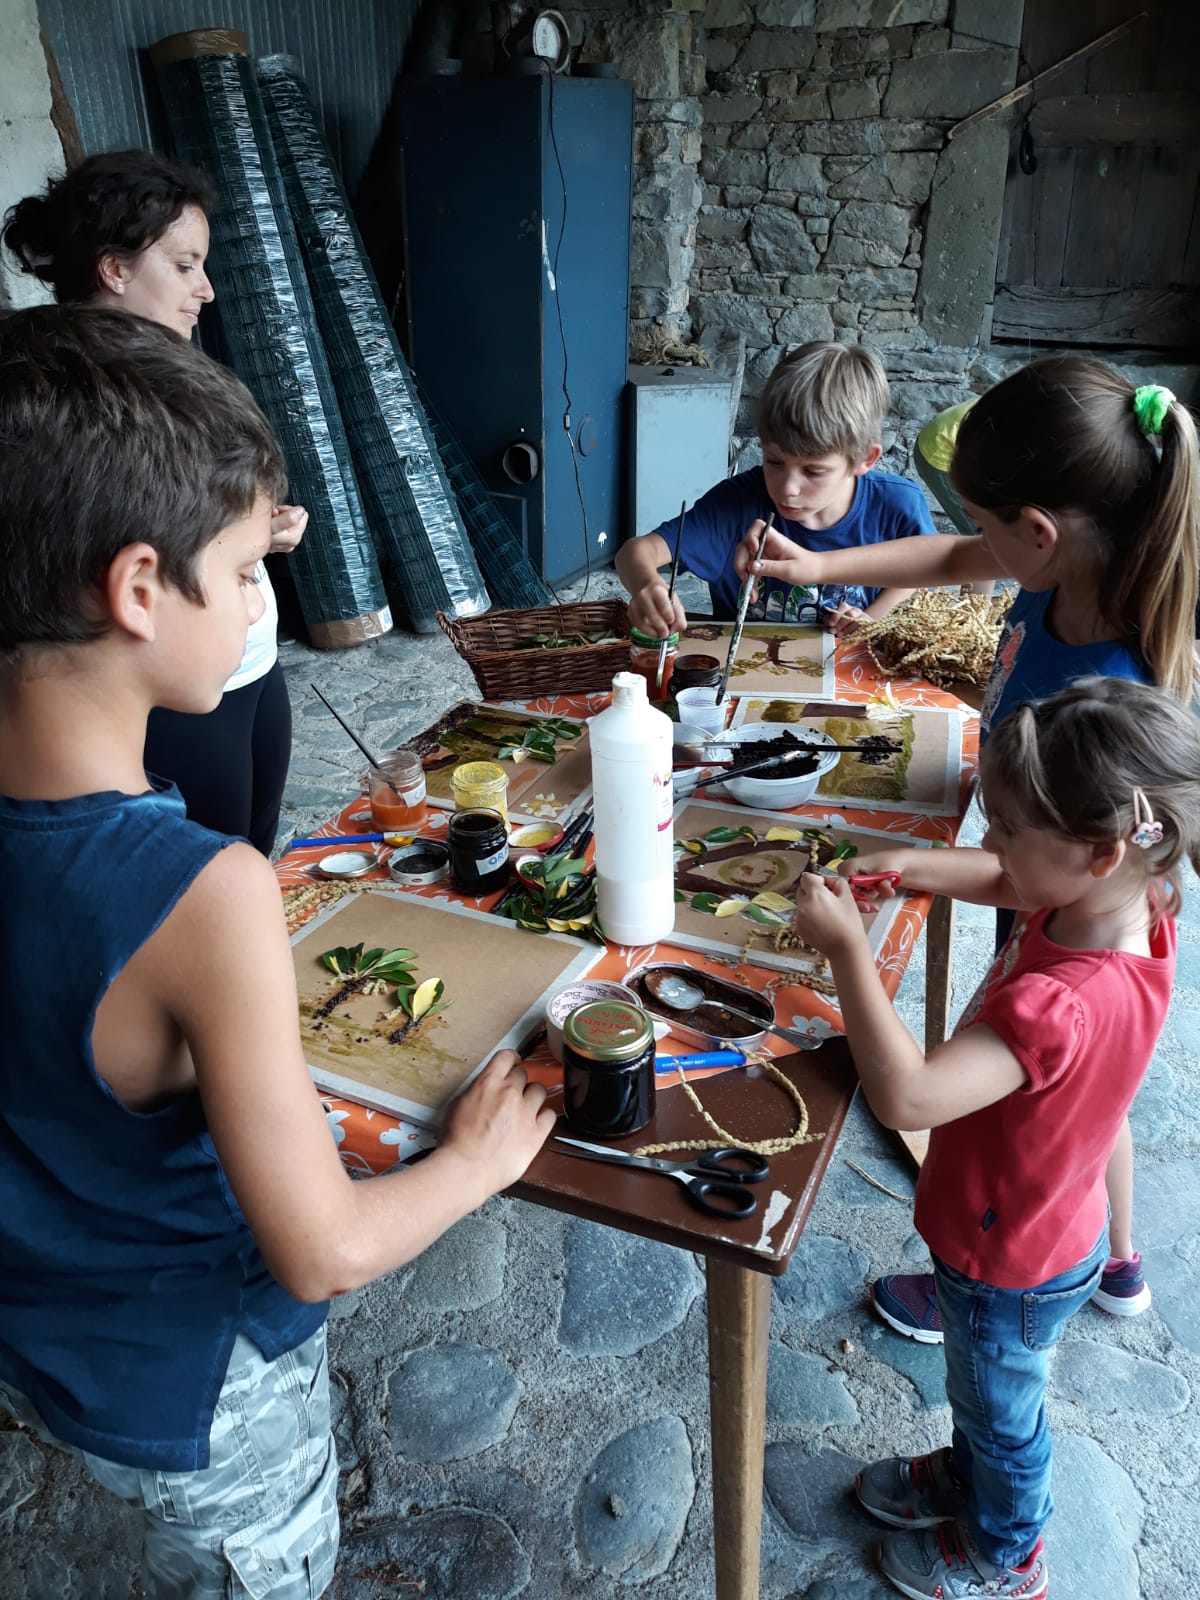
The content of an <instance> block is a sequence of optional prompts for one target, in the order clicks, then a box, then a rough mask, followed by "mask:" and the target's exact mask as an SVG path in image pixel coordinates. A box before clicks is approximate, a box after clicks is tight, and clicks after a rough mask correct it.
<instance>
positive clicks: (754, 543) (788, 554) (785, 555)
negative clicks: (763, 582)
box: [733, 520, 823, 586]
mask: <svg viewBox="0 0 1200 1600" xmlns="http://www.w3.org/2000/svg"><path fill="white" fill-rule="evenodd" d="M764 536H765V537H764ZM733 570H734V572H736V573H737V576H738V579H739V581H741V582H744V581H745V580H746V578H747V577H749V578H753V579H754V580H755V581H756V582H757V580H758V579H759V578H781V579H782V580H783V581H784V582H785V583H793V584H803V585H809V586H813V585H815V584H818V583H821V582H822V581H823V575H822V573H821V565H820V560H819V558H818V557H817V556H814V555H813V553H812V551H811V550H806V549H805V548H804V547H803V545H798V544H796V543H795V542H794V541H793V540H791V539H789V538H787V537H786V536H785V535H784V534H782V533H780V531H779V529H778V528H772V529H770V531H769V532H768V530H767V525H766V523H765V522H763V521H761V520H760V521H758V522H752V523H751V524H750V526H749V528H748V529H747V530H746V536H745V538H744V539H743V540H742V542H741V544H739V545H738V547H737V549H736V550H735V551H734V552H733Z"/></svg>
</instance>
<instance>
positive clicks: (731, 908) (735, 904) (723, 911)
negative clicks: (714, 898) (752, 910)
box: [713, 900, 750, 917]
mask: <svg viewBox="0 0 1200 1600" xmlns="http://www.w3.org/2000/svg"><path fill="white" fill-rule="evenodd" d="M749 904H750V902H749V901H748V900H722V901H721V904H720V905H719V906H718V907H717V909H716V911H715V912H714V913H713V915H714V916H717V917H736V916H737V914H738V912H739V911H742V910H744V909H745V908H746V906H748V905H749Z"/></svg>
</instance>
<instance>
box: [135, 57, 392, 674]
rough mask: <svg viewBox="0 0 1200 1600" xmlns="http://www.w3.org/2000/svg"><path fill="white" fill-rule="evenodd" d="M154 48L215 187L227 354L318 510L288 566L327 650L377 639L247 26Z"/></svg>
mask: <svg viewBox="0 0 1200 1600" xmlns="http://www.w3.org/2000/svg"><path fill="white" fill-rule="evenodd" d="M150 59H151V61H152V63H153V65H154V69H155V72H156V74H157V77H158V82H159V86H160V88H161V90H162V97H163V102H164V105H165V108H166V113H167V120H168V123H169V125H170V129H171V136H172V141H173V143H174V145H175V148H176V151H177V153H178V154H179V156H180V158H181V159H182V160H185V161H187V162H189V163H190V164H191V165H192V166H195V167H199V168H201V170H202V171H204V172H206V173H207V174H208V176H209V178H210V180H211V181H212V182H213V184H214V185H215V187H216V189H217V193H218V197H219V203H218V206H217V209H216V211H215V214H214V215H213V217H212V218H211V219H210V221H211V227H212V253H211V255H210V257H209V261H208V274H209V277H210V278H211V280H212V282H213V286H214V288H215V290H216V311H217V314H218V316H219V319H220V325H221V342H222V346H223V349H224V352H225V355H226V358H227V360H228V361H229V364H230V366H232V367H233V369H234V371H235V372H236V373H237V374H238V376H239V377H240V378H241V379H242V381H243V382H244V383H245V384H246V386H247V388H248V389H249V390H250V392H251V393H252V394H253V395H254V397H255V399H256V400H257V401H258V403H259V405H261V406H262V408H263V410H264V412H265V413H266V415H267V417H268V418H269V419H270V422H271V425H272V427H273V428H274V429H275V432H276V434H277V435H278V438H279V442H280V445H281V446H282V448H283V453H284V459H285V461H286V463H287V469H288V478H289V494H290V496H291V498H292V499H293V500H295V501H297V502H299V503H302V504H303V505H305V506H307V508H308V512H309V524H308V529H307V531H306V533H305V536H304V538H303V540H302V541H301V542H300V544H299V545H298V546H297V548H296V550H295V552H294V553H293V554H292V556H291V557H290V570H291V573H292V576H293V578H294V580H295V584H296V591H297V595H298V597H299V600H300V607H301V610H302V612H303V615H304V620H305V624H306V626H307V628H308V632H309V636H310V638H311V639H312V642H313V643H314V644H315V645H318V646H320V647H322V648H326V649H335V648H338V647H340V646H342V645H348V644H358V643H361V642H362V641H363V640H365V639H372V638H376V637H378V636H379V635H380V634H383V633H387V632H388V630H389V629H390V628H391V626H392V618H391V611H390V609H389V607H388V603H387V596H386V593H385V591H384V585H383V577H382V575H381V573H380V570H379V562H378V560H377V559H376V556H375V551H374V549H373V547H372V544H371V536H370V532H369V530H368V528H367V523H366V518H365V516H364V514H363V509H362V503H361V500H360V498H359V492H358V487H357V485H356V483H355V479H354V471H353V467H352V465H351V457H350V449H349V445H348V443H347V441H346V435H345V429H344V428H343V425H342V419H341V416H340V414H339V412H338V406H337V400H336V396H335V391H334V385H333V380H332V378H331V377H330V373H329V368H328V365H327V362H326V359H325V352H324V350H323V348H322V345H321V340H320V336H319V334H318V332H317V323H316V317H315V314H314V311H313V306H312V301H311V298H310V296H309V292H308V284H307V281H306V279H305V276H304V272H303V268H302V267H301V266H300V252H299V247H298V245H297V243H296V239H295V235H294V232H293V230H292V224H291V220H290V216H289V213H288V209H287V203H286V201H285V199H284V195H283V183H282V179H281V177H280V174H279V168H278V165H277V163H276V161H275V155H274V150H273V147H272V144H271V137H270V132H269V130H268V128H267V120H266V113H265V111H264V109H263V104H262V97H261V95H260V94H259V90H258V84H257V81H256V79H255V76H254V68H253V65H252V63H251V61H250V58H249V47H248V44H247V40H246V37H245V35H244V34H241V33H238V32H236V31H234V30H229V29H216V28H210V29H197V30H195V31H193V32H191V33H181V34H172V35H171V36H170V37H169V38H166V39H161V40H159V42H158V43H157V44H156V45H153V46H152V47H151V50H150Z"/></svg>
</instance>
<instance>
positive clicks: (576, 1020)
mask: <svg viewBox="0 0 1200 1600" xmlns="http://www.w3.org/2000/svg"><path fill="white" fill-rule="evenodd" d="M563 1040H564V1042H565V1043H566V1044H567V1045H569V1046H570V1048H571V1049H572V1050H574V1051H575V1052H576V1053H577V1054H578V1055H581V1056H584V1057H586V1059H587V1060H589V1061H599V1062H611V1063H613V1064H614V1065H615V1064H616V1063H617V1062H621V1061H631V1060H633V1058H634V1057H635V1056H640V1055H641V1053H642V1052H643V1050H645V1049H646V1048H647V1047H650V1048H653V1045H654V1029H653V1027H652V1025H651V1022H650V1018H649V1017H648V1016H647V1015H646V1013H645V1012H644V1011H643V1010H642V1009H641V1007H640V1006H636V1005H630V1004H629V1003H628V1002H627V1001H624V1000H593V1001H591V1002H590V1003H589V1004H588V1005H583V1006H580V1007H579V1008H578V1009H577V1010H575V1011H572V1012H571V1014H570V1016H569V1017H568V1018H567V1020H566V1023H565V1024H564V1027H563Z"/></svg>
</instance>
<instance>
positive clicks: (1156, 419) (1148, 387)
mask: <svg viewBox="0 0 1200 1600" xmlns="http://www.w3.org/2000/svg"><path fill="white" fill-rule="evenodd" d="M1174 404H1175V396H1174V395H1173V394H1172V393H1171V391H1170V389H1164V388H1163V386H1162V384H1161V383H1144V384H1143V385H1142V386H1141V388H1140V389H1135V390H1134V391H1133V414H1134V416H1135V417H1136V418H1137V425H1138V427H1139V428H1140V429H1141V430H1142V432H1143V433H1145V434H1150V435H1154V434H1159V433H1161V432H1162V426H1163V419H1164V418H1165V416H1166V414H1167V412H1168V411H1169V410H1170V409H1171V407H1172V406H1173V405H1174Z"/></svg>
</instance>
